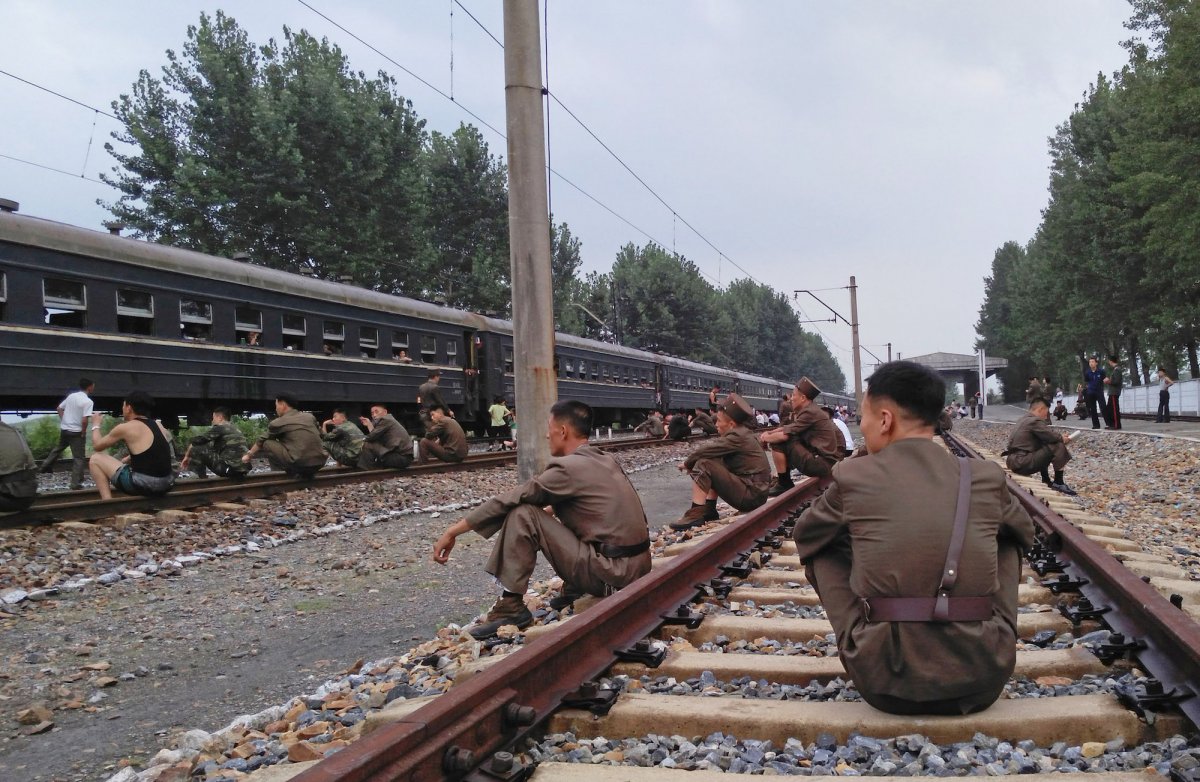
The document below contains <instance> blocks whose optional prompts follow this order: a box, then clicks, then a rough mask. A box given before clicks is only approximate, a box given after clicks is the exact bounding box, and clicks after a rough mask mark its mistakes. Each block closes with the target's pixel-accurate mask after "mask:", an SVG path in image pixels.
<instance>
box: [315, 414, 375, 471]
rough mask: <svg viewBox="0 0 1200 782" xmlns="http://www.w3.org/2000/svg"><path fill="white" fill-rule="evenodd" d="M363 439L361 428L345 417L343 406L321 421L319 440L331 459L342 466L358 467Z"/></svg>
mask: <svg viewBox="0 0 1200 782" xmlns="http://www.w3.org/2000/svg"><path fill="white" fill-rule="evenodd" d="M363 439H364V438H363V432H362V429H359V428H358V424H356V423H354V422H353V421H351V420H349V419H347V418H346V410H345V408H341V407H339V408H337V409H336V410H334V411H333V415H331V416H330V417H329V420H328V421H322V422H321V442H322V443H323V444H324V446H325V450H326V451H329V455H330V456H332V457H333V460H334V461H335V462H337V463H338V464H340V465H342V466H343V467H358V457H359V456H360V455H362V449H363Z"/></svg>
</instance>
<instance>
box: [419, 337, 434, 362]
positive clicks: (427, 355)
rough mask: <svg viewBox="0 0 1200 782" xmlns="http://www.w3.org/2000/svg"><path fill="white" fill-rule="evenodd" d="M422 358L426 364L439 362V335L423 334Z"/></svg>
mask: <svg viewBox="0 0 1200 782" xmlns="http://www.w3.org/2000/svg"><path fill="white" fill-rule="evenodd" d="M421 360H422V361H424V362H425V363H426V364H434V363H437V337H432V336H429V335H428V334H422V335H421Z"/></svg>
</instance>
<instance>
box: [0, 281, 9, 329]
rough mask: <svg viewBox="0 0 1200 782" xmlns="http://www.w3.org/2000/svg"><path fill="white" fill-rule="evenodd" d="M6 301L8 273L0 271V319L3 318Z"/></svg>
mask: <svg viewBox="0 0 1200 782" xmlns="http://www.w3.org/2000/svg"><path fill="white" fill-rule="evenodd" d="M7 301H8V275H7V274H5V273H4V272H0V320H4V304H5V303H6V302H7Z"/></svg>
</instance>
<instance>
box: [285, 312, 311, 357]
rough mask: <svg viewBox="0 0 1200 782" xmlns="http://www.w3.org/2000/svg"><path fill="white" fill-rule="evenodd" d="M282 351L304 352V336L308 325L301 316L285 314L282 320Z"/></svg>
mask: <svg viewBox="0 0 1200 782" xmlns="http://www.w3.org/2000/svg"><path fill="white" fill-rule="evenodd" d="M281 322H282V326H283V349H284V350H304V335H305V334H307V333H308V323H307V322H306V321H305V320H304V316H303V315H292V314H288V313H285V314H284V315H283V319H282V321H281Z"/></svg>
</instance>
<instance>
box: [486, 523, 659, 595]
mask: <svg viewBox="0 0 1200 782" xmlns="http://www.w3.org/2000/svg"><path fill="white" fill-rule="evenodd" d="M539 551H540V552H542V553H543V554H545V555H546V559H547V560H548V561H549V562H550V566H551V567H552V568H554V572H555V573H557V574H558V575H559V577H560V578H562V580H563V582H565V584H566V585H568V586H569V587H571V590H572V591H576V592H581V593H587V594H589V595H598V596H599V595H604V594H607V593H608V592H609V590H610V589H620V588H621V587H623V586H626V585H628V584H631V583H633V582H634V581H636V580H637V579H638V578H641V577H642V576H644V575H645V574H646V573H649V572H650V552H649V551H643V552H642V553H641V554H637V555H635V556H632V557H619V558H613V557H602V556H600V554H599V553H597V552H596V549H595V548H593V547H592V545H591V544H590V543H584V542H583V541H582V540H580V539H579V538H577V537H575V533H574V532H572V531H571V530H569V529H567V527H566V526H565V525H563V523H562V522H561V521H559V520H558V519H556V518H555V517H554V516H551V515H550V514H549V513H546V511H544V510H542V509H541V508H538V507H535V506H533V505H518V506H517V507H515V508H513V509H512V510H511V511H509V512H508V515H507V516H505V517H504V523H503V524H502V525H501V526H500V529H499V531H498V532H497V533H496V543H495V545H494V546H493V547H492V554H491V556H490V557H488V562H487V566H486V567H485V568H484V570H486V571H487V572H488V573H491V574H492V575H493V576H495V577H496V580H497V581H499V582H500V585H501V586H502V587H504V589H505V590H507V591H509V592H516V593H518V594H521V593H524V592H525V589H526V587H528V586H529V579H530V577H531V576H532V575H533V568H534V566H535V565H537V555H538V552H539Z"/></svg>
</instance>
